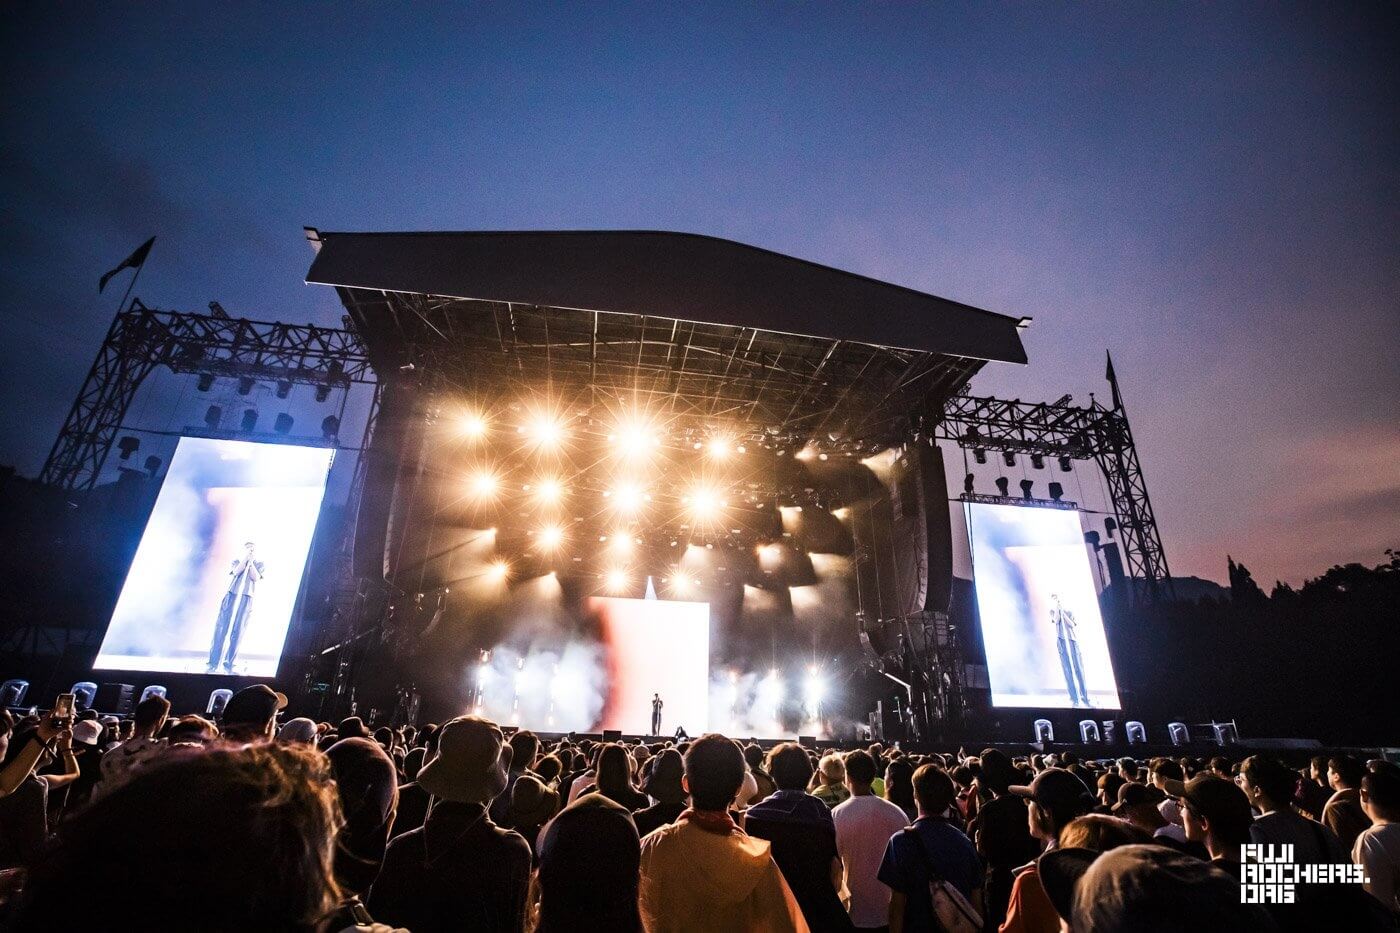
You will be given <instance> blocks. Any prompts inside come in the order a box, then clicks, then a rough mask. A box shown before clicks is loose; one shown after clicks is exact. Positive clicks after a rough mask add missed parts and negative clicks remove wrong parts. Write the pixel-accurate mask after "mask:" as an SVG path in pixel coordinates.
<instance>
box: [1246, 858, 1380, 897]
mask: <svg viewBox="0 0 1400 933" xmlns="http://www.w3.org/2000/svg"><path fill="white" fill-rule="evenodd" d="M1369 880H1370V879H1369V878H1367V877H1366V872H1365V871H1364V870H1363V869H1362V867H1361V866H1360V865H1352V864H1350V863H1342V862H1317V863H1313V864H1309V865H1299V864H1298V863H1297V862H1296V861H1295V860H1294V855H1293V844H1292V843H1282V844H1274V843H1268V844H1260V843H1246V844H1244V845H1242V846H1240V902H1241V903H1244V904H1292V903H1294V902H1295V900H1296V898H1297V892H1298V885H1300V884H1365V883H1366V882H1368V881H1369Z"/></svg>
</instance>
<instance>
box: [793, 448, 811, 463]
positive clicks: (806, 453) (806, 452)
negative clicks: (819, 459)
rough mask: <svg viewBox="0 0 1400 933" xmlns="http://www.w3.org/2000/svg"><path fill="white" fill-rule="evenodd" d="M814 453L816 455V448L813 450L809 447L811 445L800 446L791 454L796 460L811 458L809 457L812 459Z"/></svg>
mask: <svg viewBox="0 0 1400 933" xmlns="http://www.w3.org/2000/svg"><path fill="white" fill-rule="evenodd" d="M816 455H817V452H816V450H815V449H814V448H811V447H803V448H802V449H801V450H799V451H798V452H797V453H795V454H793V456H794V457H795V458H797V459H798V460H811V459H812V458H813V457H815V456H816Z"/></svg>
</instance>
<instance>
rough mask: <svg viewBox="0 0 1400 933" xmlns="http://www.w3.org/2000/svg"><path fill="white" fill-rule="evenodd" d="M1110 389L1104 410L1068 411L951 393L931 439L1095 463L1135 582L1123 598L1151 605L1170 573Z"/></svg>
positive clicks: (1066, 402) (1168, 586)
mask: <svg viewBox="0 0 1400 933" xmlns="http://www.w3.org/2000/svg"><path fill="white" fill-rule="evenodd" d="M1111 385H1112V388H1113V399H1114V405H1113V407H1112V408H1109V407H1106V406H1104V405H1103V404H1102V403H1100V402H1098V401H1097V400H1094V401H1091V403H1090V404H1089V405H1087V406H1083V405H1073V404H1071V399H1070V397H1069V396H1065V397H1064V398H1062V399H1060V400H1058V401H1055V402H1023V401H1021V400H1020V399H1011V400H1007V399H999V398H990V397H983V396H975V395H956V396H954V397H953V398H952V399H950V400H949V401H948V403H947V404H946V405H945V406H944V407H943V410H942V411H941V412H940V413H939V421H938V423H937V426H936V427H935V428H934V433H935V436H937V437H939V438H941V439H944V440H948V441H952V442H954V443H956V444H957V445H958V446H960V447H962V448H963V449H964V450H979V449H980V450H990V451H1008V452H1011V453H1016V454H1024V455H1031V454H1034V455H1039V456H1042V457H1045V458H1047V459H1053V460H1059V459H1062V458H1067V459H1069V460H1089V461H1093V462H1094V463H1095V464H1097V465H1098V468H1099V470H1100V472H1101V473H1102V474H1103V478H1104V482H1105V483H1106V484H1107V486H1108V494H1109V499H1110V505H1111V507H1112V509H1113V512H1114V514H1115V515H1116V517H1117V522H1118V531H1119V537H1120V539H1121V541H1122V550H1123V559H1124V562H1125V563H1126V564H1127V568H1128V579H1129V580H1130V581H1136V583H1135V588H1140V589H1141V591H1142V592H1141V593H1138V592H1134V593H1132V594H1131V595H1132V596H1133V597H1134V598H1139V597H1142V598H1146V600H1147V601H1148V602H1158V601H1161V600H1163V599H1167V598H1171V597H1173V596H1174V595H1175V593H1174V590H1173V588H1172V580H1171V571H1170V570H1168V568H1167V555H1166V551H1165V549H1164V548H1163V547H1162V536H1161V533H1160V532H1159V531H1158V529H1157V519H1156V517H1155V516H1154V515H1153V513H1152V502H1151V500H1150V499H1149V498H1148V496H1147V481H1146V479H1144V478H1143V474H1142V462H1141V461H1140V460H1139V459H1138V454H1137V446H1136V445H1135V444H1134V443H1133V431H1132V427H1131V426H1130V425H1129V424H1128V414H1127V412H1126V411H1125V410H1124V408H1123V402H1122V395H1121V393H1120V392H1119V391H1118V386H1117V383H1116V381H1114V382H1112V383H1111Z"/></svg>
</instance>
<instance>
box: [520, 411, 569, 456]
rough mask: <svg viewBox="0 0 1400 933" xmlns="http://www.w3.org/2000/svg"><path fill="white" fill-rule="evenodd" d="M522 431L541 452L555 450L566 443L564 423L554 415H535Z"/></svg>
mask: <svg viewBox="0 0 1400 933" xmlns="http://www.w3.org/2000/svg"><path fill="white" fill-rule="evenodd" d="M520 431H521V433H523V434H524V435H525V436H526V437H527V438H528V439H529V440H530V443H532V444H534V445H535V447H537V448H539V449H540V450H554V449H555V448H557V447H558V446H559V445H560V444H562V443H563V442H564V435H565V430H564V423H563V421H561V420H560V419H559V418H558V417H557V416H555V415H553V414H549V413H542V414H537V415H535V416H534V417H533V418H531V419H530V420H529V421H528V422H526V423H525V424H524V425H523V426H522V427H521V428H520Z"/></svg>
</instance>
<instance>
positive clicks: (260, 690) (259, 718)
mask: <svg viewBox="0 0 1400 933" xmlns="http://www.w3.org/2000/svg"><path fill="white" fill-rule="evenodd" d="M286 708H287V697H286V695H285V694H281V693H278V692H277V691H276V690H273V689H272V688H271V687H269V686H268V685H267V684H253V685H252V686H251V687H244V688H243V689H242V690H240V691H238V692H237V693H235V694H234V695H233V696H232V697H230V698H229V701H228V703H227V705H225V706H224V718H223V726H224V738H226V739H228V740H229V741H230V742H242V743H245V744H252V743H254V742H270V741H272V737H273V735H275V734H276V732H277V713H278V712H279V711H281V710H284V709H286Z"/></svg>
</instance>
